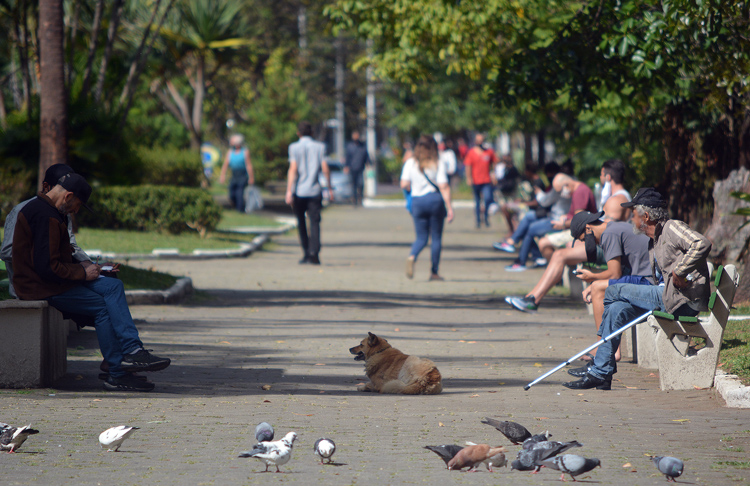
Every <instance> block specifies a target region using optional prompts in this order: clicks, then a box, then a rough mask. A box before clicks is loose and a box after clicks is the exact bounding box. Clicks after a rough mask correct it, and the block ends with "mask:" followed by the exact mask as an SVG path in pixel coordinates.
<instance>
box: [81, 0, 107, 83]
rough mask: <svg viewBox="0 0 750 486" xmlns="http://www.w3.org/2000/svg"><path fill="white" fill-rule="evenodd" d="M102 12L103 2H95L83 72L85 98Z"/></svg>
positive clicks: (100, 0) (99, 0)
mask: <svg viewBox="0 0 750 486" xmlns="http://www.w3.org/2000/svg"><path fill="white" fill-rule="evenodd" d="M103 10H104V0H98V1H97V2H96V10H94V25H93V26H92V27H91V39H89V57H88V59H87V60H86V69H84V71H83V89H82V90H81V95H82V96H86V95H87V93H88V91H89V87H90V86H91V69H92V66H93V65H94V58H95V57H96V45H97V43H98V42H99V29H100V28H101V25H102V11H103Z"/></svg>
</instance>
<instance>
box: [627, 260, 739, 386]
mask: <svg viewBox="0 0 750 486" xmlns="http://www.w3.org/2000/svg"><path fill="white" fill-rule="evenodd" d="M739 279H740V277H739V274H738V273H737V269H736V268H735V267H734V265H727V266H726V267H719V269H718V270H717V272H716V277H715V279H714V283H715V286H716V290H715V291H714V292H713V293H712V294H711V298H710V300H709V303H708V308H709V311H710V314H709V315H708V317H700V318H698V317H679V318H677V319H675V317H674V316H673V315H671V314H667V313H665V312H654V314H653V315H652V316H650V317H649V318H648V326H637V327H644V328H647V329H649V328H650V329H652V330H654V331H655V333H656V335H655V338H654V339H653V343H654V345H655V347H656V355H657V359H658V367H659V381H660V385H661V389H662V390H691V389H693V387H699V388H709V387H711V386H713V383H714V375H715V374H716V365H717V363H718V362H719V351H720V350H721V342H722V339H723V337H724V329H725V328H726V325H727V320H728V319H729V313H730V311H731V308H732V302H733V301H734V294H735V292H736V290H737V285H738V284H739ZM696 337H697V338H703V339H704V340H705V346H704V347H703V348H701V349H698V350H697V351H695V349H694V348H692V347H691V346H690V340H691V338H696ZM639 338H640V336H639ZM639 360H640V355H639Z"/></svg>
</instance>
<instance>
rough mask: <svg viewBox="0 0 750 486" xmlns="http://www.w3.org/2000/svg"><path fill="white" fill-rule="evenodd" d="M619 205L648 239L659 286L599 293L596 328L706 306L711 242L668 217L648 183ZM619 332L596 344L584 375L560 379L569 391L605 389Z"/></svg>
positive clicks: (692, 312) (691, 312)
mask: <svg viewBox="0 0 750 486" xmlns="http://www.w3.org/2000/svg"><path fill="white" fill-rule="evenodd" d="M622 206H623V207H626V208H633V226H634V231H636V232H637V233H643V234H645V235H646V236H648V237H649V238H651V240H652V241H651V242H650V243H649V259H650V261H651V274H652V277H653V279H654V281H659V280H660V279H663V280H664V283H663V284H660V285H635V284H627V283H622V284H615V285H610V286H609V287H607V290H606V291H605V293H604V312H603V315H602V325H601V327H600V328H599V332H598V333H597V334H598V335H599V336H609V335H610V334H612V333H613V332H615V331H617V330H618V329H620V328H621V327H623V326H625V325H626V324H627V323H628V322H630V321H632V320H633V319H635V318H637V317H639V316H641V315H643V314H645V313H647V312H648V311H654V310H658V311H664V312H668V313H670V314H673V315H674V316H675V317H679V316H696V315H698V313H699V312H700V311H702V310H705V309H707V308H708V299H709V294H710V292H711V285H710V282H709V275H708V264H707V261H706V258H707V257H708V253H709V252H710V251H711V242H710V241H709V240H708V239H707V238H706V237H705V236H703V235H701V234H700V233H698V232H697V231H694V230H692V229H690V227H689V226H688V225H687V224H685V223H684V222H682V221H678V220H674V219H669V213H668V212H667V203H666V201H665V200H664V198H663V197H662V195H661V194H659V193H658V192H657V191H656V190H655V189H654V188H652V187H647V188H641V189H639V190H638V193H637V194H636V195H635V197H634V198H633V200H632V201H630V202H627V203H623V204H622ZM620 339H621V335H617V336H615V337H613V338H612V339H610V340H608V341H606V342H604V343H602V344H600V345H599V348H598V349H597V351H596V356H595V357H594V360H593V362H592V364H591V367H590V368H589V369H588V370H587V372H586V374H585V375H584V376H583V377H582V378H581V379H580V380H577V381H572V382H568V383H563V386H565V387H567V388H571V389H574V390H585V389H590V388H596V389H597V390H609V389H611V387H612V375H614V374H615V373H616V372H617V364H616V362H615V350H617V348H618V347H619V346H620Z"/></svg>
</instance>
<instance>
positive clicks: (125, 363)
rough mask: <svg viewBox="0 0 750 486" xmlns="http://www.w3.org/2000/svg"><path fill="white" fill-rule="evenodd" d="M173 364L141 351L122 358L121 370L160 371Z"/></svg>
mask: <svg viewBox="0 0 750 486" xmlns="http://www.w3.org/2000/svg"><path fill="white" fill-rule="evenodd" d="M170 363H172V360H171V359H169V358H160V357H158V356H154V355H153V354H151V353H149V352H148V351H147V350H145V349H141V350H140V351H138V352H137V353H133V354H126V355H125V356H123V357H122V363H121V364H120V368H121V369H122V370H123V371H160V370H163V369H164V368H166V367H167V366H169V365H170Z"/></svg>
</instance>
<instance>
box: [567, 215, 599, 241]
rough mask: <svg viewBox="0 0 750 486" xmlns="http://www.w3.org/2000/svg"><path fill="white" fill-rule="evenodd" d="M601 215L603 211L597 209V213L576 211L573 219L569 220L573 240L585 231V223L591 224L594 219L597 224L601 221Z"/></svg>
mask: <svg viewBox="0 0 750 486" xmlns="http://www.w3.org/2000/svg"><path fill="white" fill-rule="evenodd" d="M603 216H604V211H599V212H598V213H590V212H588V211H581V212H580V213H577V214H576V215H575V216H573V220H572V221H571V222H570V235H571V236H572V237H573V239H574V240H577V239H578V238H580V237H581V235H582V234H583V232H584V231H586V225H587V224H591V223H594V222H596V221H598V223H597V224H601V223H603V222H604V221H603V220H602V217H603Z"/></svg>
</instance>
